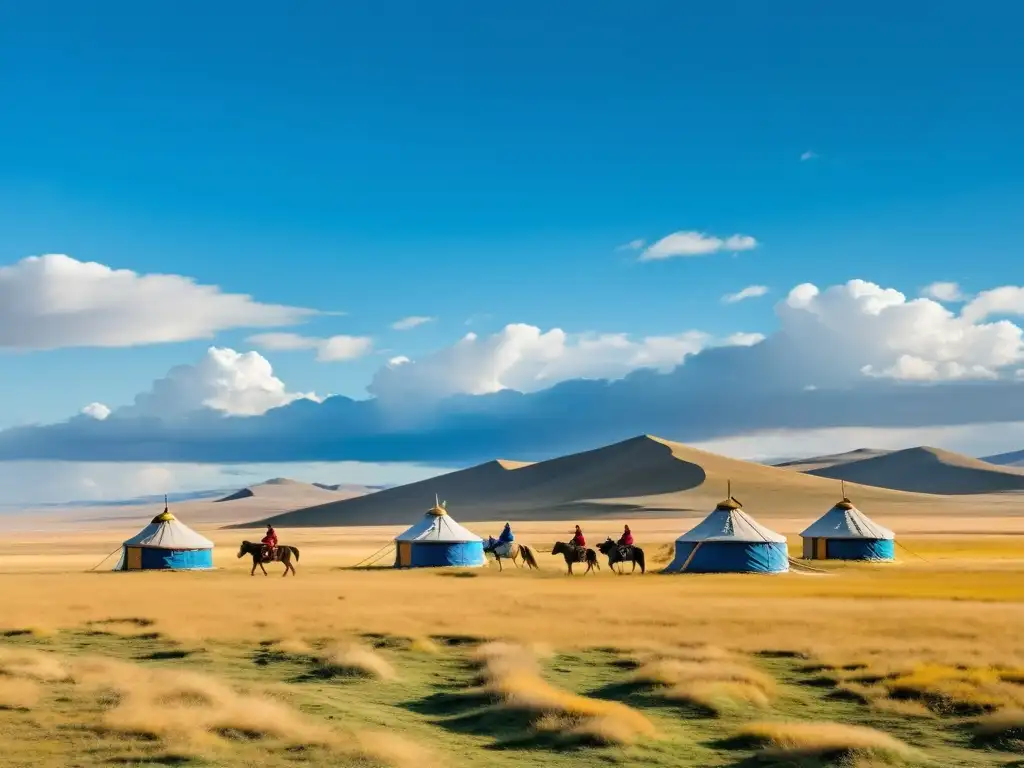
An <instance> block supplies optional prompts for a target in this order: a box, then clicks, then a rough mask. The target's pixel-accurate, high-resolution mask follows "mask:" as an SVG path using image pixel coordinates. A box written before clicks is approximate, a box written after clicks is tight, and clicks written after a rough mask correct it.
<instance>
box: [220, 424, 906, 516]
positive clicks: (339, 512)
mask: <svg viewBox="0 0 1024 768" xmlns="http://www.w3.org/2000/svg"><path fill="white" fill-rule="evenodd" d="M730 481H731V483H732V492H733V495H735V496H738V497H739V498H740V499H742V500H744V501H746V502H747V503H748V505H749V506H748V507H747V508H748V510H749V511H751V512H752V513H753V514H762V513H764V514H776V515H779V514H785V515H801V516H802V515H807V514H820V513H821V512H822V511H824V509H827V508H828V507H829V506H831V504H833V503H834V502H835V501H836V500H837V498H838V496H839V487H838V483H837V482H835V481H832V480H827V479H825V478H820V477H814V476H812V475H809V474H804V473H801V472H794V471H792V470H789V469H780V468H777V467H770V466H765V465H762V464H754V463H751V462H746V461H739V460H737V459H730V458H726V457H724V456H719V455H717V454H713V453H708V452H705V451H700V450H696V449H694V448H689V447H687V446H684V445H681V444H679V443H673V442H669V441H667V440H662V439H660V438H656V437H651V436H647V435H644V436H641V437H636V438H632V439H630V440H625V441H623V442H620V443H616V444H614V445H609V446H606V447H604V448H598V449H596V450H592V451H586V452H583V453H577V454H572V455H570V456H563V457H560V458H556V459H551V460H548V461H542V462H538V463H535V464H526V463H522V462H510V461H490V462H487V463H485V464H481V465H479V466H475V467H470V468H469V469H463V470H459V471H456V472H450V473H448V474H444V475H440V476H438V477H434V478H430V479H428V480H423V481H420V482H417V483H411V484H409V485H404V486H399V487H396V488H389V489H387V490H383V491H379V492H377V493H372V494H369V495H366V496H360V497H358V498H353V499H347V500H342V501H336V502H331V503H327V504H319V505H317V506H311V507H307V508H304V509H297V510H295V511H292V512H286V513H284V514H280V515H275V516H274V517H271V518H267V519H266V520H263V521H258V522H254V523H250V524H243V525H238V526H234V527H239V528H244V527H255V526H257V525H263V524H265V523H267V522H271V523H273V524H274V525H275V526H281V527H311V526H314V527H315V526H339V525H398V524H403V523H409V522H411V521H413V520H415V519H416V518H417V517H418V515H419V514H421V513H422V512H423V511H424V510H426V509H427V508H428V507H430V506H431V505H432V504H433V501H434V496H435V494H436V495H437V496H439V497H440V498H441V499H446V500H447V501H448V502H449V509H451V511H452V514H453V515H454V516H455V517H456V519H458V520H459V521H465V522H471V521H484V520H486V521H493V520H498V519H515V520H570V519H593V518H597V517H606V516H618V517H621V516H623V515H624V514H644V515H647V516H665V515H666V514H668V515H673V514H688V515H693V514H702V513H704V512H707V511H709V510H710V509H711V508H712V507H713V506H714V504H715V503H716V502H717V501H719V500H720V499H722V498H723V497H724V496H725V495H726V486H727V483H728V482H730ZM848 490H849V492H851V493H856V494H857V498H858V502H859V503H868V504H870V503H873V502H877V503H885V504H890V505H891V504H910V503H915V502H919V501H920V497H914V496H908V495H907V494H902V493H899V492H896V491H889V490H883V489H879V488H855V489H848Z"/></svg>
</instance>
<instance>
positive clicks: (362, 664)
mask: <svg viewBox="0 0 1024 768" xmlns="http://www.w3.org/2000/svg"><path fill="white" fill-rule="evenodd" d="M317 660H318V662H319V664H320V671H321V673H322V674H324V675H327V676H333V675H348V676H359V677H371V678H376V679H378V680H395V679H396V678H397V675H396V674H395V670H394V668H393V667H392V666H391V665H390V664H389V663H388V662H387V660H386V659H384V658H382V657H381V656H380V655H378V654H377V653H375V652H374V651H373V650H372V649H371V648H367V647H366V646H363V645H356V644H354V643H347V644H337V645H331V646H329V647H328V648H326V649H325V651H324V652H323V654H321V655H318V658H317Z"/></svg>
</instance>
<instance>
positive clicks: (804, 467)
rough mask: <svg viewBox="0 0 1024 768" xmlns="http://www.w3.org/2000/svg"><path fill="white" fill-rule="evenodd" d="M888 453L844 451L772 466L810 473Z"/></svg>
mask: <svg viewBox="0 0 1024 768" xmlns="http://www.w3.org/2000/svg"><path fill="white" fill-rule="evenodd" d="M889 453H892V451H886V450H883V449H881V448H857V449H856V450H853V451H846V453H832V454H828V455H826V456H812V457H810V458H807V459H791V460H789V461H780V462H778V463H777V464H773V465H772V466H774V467H784V468H786V469H790V470H794V471H796V472H810V471H811V470H813V469H826V468H828V467H836V466H839V465H840V464H849V463H850V462H853V461H862V460H863V459H873V458H875V457H877V456H885V455H887V454H889Z"/></svg>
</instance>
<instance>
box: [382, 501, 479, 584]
mask: <svg viewBox="0 0 1024 768" xmlns="http://www.w3.org/2000/svg"><path fill="white" fill-rule="evenodd" d="M395 549H396V553H395V567H396V568H444V567H447V566H455V567H462V568H466V567H477V566H481V565H487V559H486V558H485V557H484V542H483V539H481V538H480V537H479V536H477V535H476V534H474V533H471V532H469V531H467V530H466V529H465V528H463V527H462V526H461V525H459V524H458V523H457V522H455V521H454V520H452V518H451V515H449V514H448V510H447V508H446V504H445V502H436V500H435V504H434V506H433V507H432V508H431V509H429V510H427V513H426V514H425V515H424V516H423V519H421V520H420V521H419V522H418V523H416V525H414V526H413V527H412V528H410V529H409V530H407V531H405V532H404V533H402V534H399V535H398V536H397V537H396V538H395Z"/></svg>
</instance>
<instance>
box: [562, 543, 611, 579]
mask: <svg viewBox="0 0 1024 768" xmlns="http://www.w3.org/2000/svg"><path fill="white" fill-rule="evenodd" d="M551 554H552V555H561V556H562V557H564V558H565V565H566V567H567V568H568V569H569V572H568V573H567V574H566V575H568V576H572V564H573V563H586V564H587V570H585V571H584V572H583V575H584V576H586V575H587V574H588V573H590V572H591V571H592V570H594V569H595V568H597V570H599V571H600V570H601V564H600V563H599V562H597V552H595V551H594V550H592V549H587V550H586V551H583V550H581V549H579V548H578V547H574V546H573V545H572V544H566V543H565V542H564V541H556V542H555V546H554V547H553V548H552V550H551Z"/></svg>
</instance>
